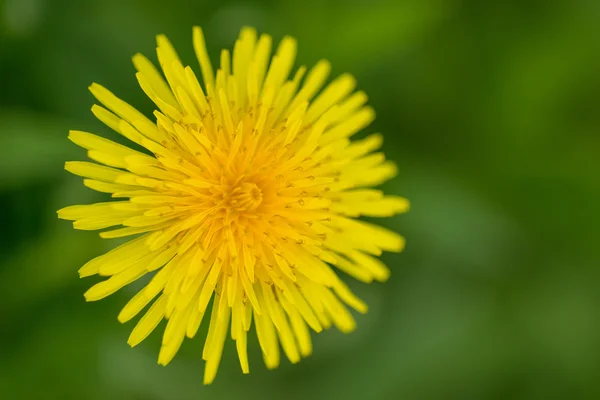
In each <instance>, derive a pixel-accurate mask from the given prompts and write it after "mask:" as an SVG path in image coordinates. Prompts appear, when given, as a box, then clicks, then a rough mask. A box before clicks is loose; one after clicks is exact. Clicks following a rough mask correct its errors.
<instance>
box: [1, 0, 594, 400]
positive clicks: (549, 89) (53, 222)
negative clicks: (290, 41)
mask: <svg viewBox="0 0 600 400" xmlns="http://www.w3.org/2000/svg"><path fill="white" fill-rule="evenodd" d="M194 24H199V25H202V26H203V28H204V29H205V32H206V36H207V41H208V46H209V50H210V53H211V55H212V57H213V64H214V63H215V61H216V60H217V59H218V57H217V56H218V52H219V50H220V49H221V48H223V47H227V48H230V47H232V45H233V41H234V39H235V37H236V36H237V34H238V32H239V28H240V27H241V26H242V25H252V26H256V27H257V28H258V29H259V31H263V32H268V33H271V34H272V35H273V36H274V38H275V39H276V40H278V39H280V38H281V37H283V35H285V34H290V35H293V36H295V37H296V38H297V39H298V42H299V56H298V63H297V65H302V64H306V65H309V66H310V65H312V64H314V63H315V62H316V61H317V60H318V59H320V58H321V57H325V58H328V59H329V60H330V61H331V62H332V63H333V72H334V74H340V73H342V72H346V71H347V72H351V73H352V74H354V75H355V76H356V77H357V79H358V82H359V87H360V88H361V89H363V90H365V91H366V92H367V93H368V94H369V96H370V104H371V105H373V106H374V107H375V109H376V110H377V113H378V117H377V120H376V121H375V123H374V124H373V125H372V126H371V127H370V128H369V129H368V131H370V132H376V131H380V132H382V133H384V135H385V141H386V142H385V151H386V153H387V156H388V158H390V159H393V160H395V161H396V162H397V163H398V165H399V170H400V175H399V176H398V177H397V178H396V179H394V180H393V181H391V182H389V183H388V184H386V187H385V188H386V190H387V191H388V192H390V193H394V194H398V195H404V196H406V197H408V198H409V199H410V200H411V201H412V210H411V212H410V213H409V214H406V215H404V216H399V217H395V218H392V219H389V220H386V221H385V222H384V223H385V224H387V226H390V227H392V228H394V229H395V230H397V231H399V232H401V233H402V234H404V235H405V236H406V237H407V240H408V246H407V249H406V251H405V252H404V253H402V254H400V255H385V260H386V262H387V263H388V264H389V265H390V266H391V268H392V271H393V273H392V277H391V279H390V281H389V282H388V283H386V284H372V285H364V284H360V283H355V282H352V285H351V286H352V288H353V289H355V290H356V292H357V293H358V294H359V295H360V296H362V297H363V298H364V299H365V300H366V301H367V302H368V303H369V305H370V313H369V314H368V315H366V316H358V329H357V331H356V332H355V333H354V334H352V335H348V336H346V335H342V334H340V333H338V332H336V331H334V330H330V331H328V332H326V333H323V334H320V335H316V336H314V348H315V351H314V355H313V356H312V357H310V358H309V359H307V360H304V361H303V362H301V363H300V364H298V365H294V366H292V365H290V364H289V363H288V362H287V361H284V362H283V363H282V365H281V367H280V368H279V369H278V370H276V371H274V372H268V371H266V368H265V367H264V366H263V363H262V360H261V357H260V354H259V350H258V347H257V345H256V341H255V339H254V338H252V340H251V341H252V344H251V345H250V363H251V371H252V373H251V374H250V375H249V376H243V375H242V374H241V371H240V369H239V365H238V361H237V357H236V354H235V349H234V345H233V342H231V341H229V342H228V344H227V345H226V350H225V355H224V361H223V363H222V365H221V369H220V372H219V375H218V376H217V379H216V381H215V383H214V384H213V385H212V386H210V387H204V386H203V385H202V371H203V362H202V360H201V348H202V345H203V340H202V338H201V337H198V338H197V340H192V341H189V340H188V341H187V342H186V343H185V344H184V346H183V348H182V350H181V352H180V354H179V355H178V356H177V357H176V359H175V360H174V362H173V363H172V364H171V365H169V366H168V367H166V368H163V367H160V366H158V365H157V364H156V357H157V354H158V348H159V340H160V338H159V334H154V335H153V336H151V338H150V339H149V340H148V341H146V342H144V343H143V344H142V345H140V346H139V347H137V348H135V349H130V348H129V347H128V345H127V344H126V340H127V337H128V333H129V330H130V329H131V328H132V327H133V324H132V323H130V324H127V325H121V324H119V323H118V321H117V320H116V316H117V314H118V312H119V310H120V308H121V307H122V306H123V305H124V304H125V302H126V301H127V299H128V298H129V297H130V296H131V295H132V293H133V292H134V291H135V288H126V289H124V290H122V291H121V292H119V293H117V294H116V295H113V296H111V297H110V298H109V299H106V300H103V301H101V302H98V303H90V304H86V303H85V301H84V299H83V295H82V294H83V292H84V291H85V290H86V288H87V287H89V286H90V285H92V284H93V283H94V282H95V281H96V280H95V279H94V278H88V279H86V280H79V278H78V276H77V269H78V268H79V267H80V266H81V265H82V264H83V263H84V262H85V261H87V260H88V259H89V258H91V257H93V256H95V255H98V254H101V253H102V252H104V251H106V250H107V249H108V248H110V247H112V246H113V245H114V244H113V243H111V242H110V241H104V240H101V239H100V238H99V237H98V236H97V234H96V233H94V232H78V231H73V230H72V229H71V227H70V224H69V223H67V222H64V221H58V220H57V219H56V214H55V210H57V209H58V208H61V207H63V206H66V205H69V204H73V203H88V202H94V201H99V200H102V199H105V197H103V196H102V195H101V194H98V193H94V192H92V191H90V190H88V189H86V188H84V187H83V186H82V184H81V180H80V179H78V178H76V177H73V176H70V175H69V174H67V173H66V172H65V171H64V170H63V163H64V161H66V160H71V159H73V160H83V159H84V156H85V153H84V151H83V150H81V149H78V148H77V147H76V146H74V145H73V144H71V143H70V142H69V141H68V140H67V138H66V136H67V132H68V130H69V129H81V130H87V131H93V132H97V133H100V134H104V135H110V133H109V131H108V128H105V127H103V126H102V125H101V124H100V123H99V122H97V121H95V120H94V117H93V115H92V114H91V112H90V110H89V109H90V107H91V105H92V104H93V102H94V100H93V98H92V96H91V95H90V94H89V92H88V91H87V89H86V88H87V86H88V85H89V84H90V83H91V82H93V81H96V82H99V83H101V84H103V85H106V86H107V87H108V88H110V89H111V90H113V91H114V92H115V93H116V94H117V95H119V96H121V97H123V98H124V99H127V100H128V101H130V102H131V103H132V104H134V105H136V106H138V107H139V108H140V109H141V110H142V111H144V112H146V113H150V112H151V110H152V108H151V103H150V101H149V100H148V99H146V98H145V97H144V95H143V93H142V91H141V90H140V89H139V88H138V87H137V83H136V79H135V77H134V69H133V66H132V65H131V63H130V57H131V56H132V55H133V54H134V53H136V52H138V51H140V52H143V53H144V54H146V55H149V56H152V58H154V35H155V34H158V33H165V34H167V35H168V36H169V38H170V39H171V40H172V42H173V43H174V44H175V46H176V48H177V49H178V50H179V52H180V54H181V55H182V58H183V59H184V61H186V62H187V63H189V64H190V65H192V66H193V67H194V68H197V63H196V61H195V60H194V58H193V51H192V46H191V44H192V42H191V27H192V25H194ZM0 151H1V155H0V206H1V211H0V223H1V235H2V240H0V321H1V322H0V391H1V393H2V395H1V397H2V398H7V399H151V400H154V399H157V400H162V399H165V400H166V399H176V400H179V399H184V400H185V399H247V398H251V399H255V398H256V399H262V398H266V399H269V398H271V399H290V400H292V399H313V400H317V399H338V398H340V399H549V398H559V399H583V398H587V399H597V398H600V379H598V378H599V374H600V316H599V313H600V291H599V290H598V289H599V280H600V269H599V266H600V254H599V253H600V251H599V248H600V246H599V243H600V4H599V3H598V1H594V0H571V1H566V0H565V1H541V0H540V1H518V0H511V1H489V2H486V1H475V0H472V1H468V0H464V1H459V0H448V1H444V0H411V1H381V0H375V1H366V0H344V1H341V0H337V1H328V2H325V1H321V0H303V1H276V0H262V1H258V0H257V1H237V2H226V1H216V0H215V1H211V2H209V1H206V0H196V1H189V2H182V1H166V0H161V1H158V0H133V1H121V0H102V1H83V0H82V1H72V0H1V1H0ZM200 336H202V332H201V333H200Z"/></svg>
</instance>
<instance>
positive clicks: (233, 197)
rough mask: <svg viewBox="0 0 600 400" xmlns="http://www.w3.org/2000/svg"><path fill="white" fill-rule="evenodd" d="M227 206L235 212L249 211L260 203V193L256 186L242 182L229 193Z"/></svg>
mask: <svg viewBox="0 0 600 400" xmlns="http://www.w3.org/2000/svg"><path fill="white" fill-rule="evenodd" d="M228 198H229V206H230V207H231V208H232V209H233V210H236V211H251V210H254V209H256V208H257V207H258V206H259V205H260V203H261V202H262V199H263V195H262V191H261V190H260V188H259V187H258V186H256V184H254V183H251V182H244V183H242V184H241V185H239V186H237V187H235V188H234V189H233V190H232V191H231V192H230V193H229V196H228Z"/></svg>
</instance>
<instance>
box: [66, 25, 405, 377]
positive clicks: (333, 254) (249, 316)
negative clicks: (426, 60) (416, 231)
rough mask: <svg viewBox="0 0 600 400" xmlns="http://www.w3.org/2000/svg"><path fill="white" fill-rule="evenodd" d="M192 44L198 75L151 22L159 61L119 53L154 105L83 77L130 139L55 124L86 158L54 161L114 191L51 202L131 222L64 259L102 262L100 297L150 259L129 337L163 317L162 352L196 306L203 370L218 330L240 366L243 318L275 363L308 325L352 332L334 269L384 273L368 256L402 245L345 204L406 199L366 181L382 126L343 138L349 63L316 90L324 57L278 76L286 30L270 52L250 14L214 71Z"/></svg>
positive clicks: (361, 274) (93, 221) (284, 66)
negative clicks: (94, 249)
mask: <svg viewBox="0 0 600 400" xmlns="http://www.w3.org/2000/svg"><path fill="white" fill-rule="evenodd" d="M193 43H194V50H195V52H196V55H197V57H198V60H199V63H200V69H201V71H202V80H203V81H204V86H201V85H200V83H199V81H198V79H197V78H196V74H195V73H194V72H193V70H192V69H191V68H190V67H184V65H183V64H182V62H181V60H180V59H179V57H178V55H177V53H176V52H175V50H174V48H173V47H172V45H171V43H170V42H169V41H168V40H167V38H166V37H165V36H163V35H159V36H158V37H157V46H158V47H157V54H158V60H159V63H160V66H161V69H162V74H161V72H160V71H159V70H158V69H157V68H156V67H155V66H154V65H153V64H152V62H151V61H149V60H148V59H147V58H146V57H144V56H143V55H141V54H136V55H135V56H134V57H133V64H134V65H135V68H136V69H137V71H138V72H137V74H136V77H137V79H138V81H139V84H140V86H141V88H142V90H143V91H144V92H145V93H146V95H147V96H148V97H149V98H150V99H151V100H152V101H153V102H154V103H155V104H156V107H157V110H156V111H155V112H154V120H151V119H149V118H147V117H146V116H145V115H143V114H142V113H140V112H139V111H137V110H136V109H135V108H133V107H132V106H130V105H129V104H127V103H126V102H124V101H123V100H121V99H120V98H118V97H117V96H116V95H114V94H113V93H111V92H110V91H109V90H107V89H105V88H104V87H102V86H100V85H99V84H96V83H94V84H92V85H91V86H90V91H91V92H92V94H93V95H94V96H95V97H96V99H97V100H98V101H99V102H100V103H101V104H102V105H94V106H93V107H92V112H93V113H94V115H95V116H96V117H97V118H98V119H100V120H101V121H102V122H103V123H105V124H106V125H108V126H109V127H110V128H112V129H113V130H115V131H116V132H118V133H120V134H121V135H123V136H125V137H126V138H127V139H129V140H131V141H132V142H134V143H136V144H137V145H139V146H138V148H139V150H133V149H131V148H129V147H125V146H122V145H120V144H117V143H114V142H112V141H110V140H107V139H104V138H102V137H100V136H96V135H93V134H91V133H87V132H81V131H71V132H70V133H69V139H71V140H72V141H73V142H74V143H76V144H77V145H79V146H81V147H83V148H85V149H87V150H88V153H87V154H88V156H89V158H91V159H92V160H94V161H95V163H94V162H80V161H71V162H67V163H66V165H65V169H66V170H67V171H69V172H71V173H73V174H75V175H79V176H82V177H83V178H85V179H84V184H85V185H86V186H87V187H89V188H91V189H94V190H97V191H99V192H104V193H110V194H112V197H113V198H115V199H119V200H116V201H110V202H104V203H97V204H90V205H76V206H70V207H66V208H63V209H62V210H60V211H58V216H59V217H60V218H62V219H67V220H72V221H74V223H73V225H74V227H75V228H76V229H83V230H100V229H106V228H111V227H116V228H112V229H110V230H107V231H104V232H102V233H100V236H101V237H103V238H118V237H128V236H130V237H131V236H134V238H133V239H131V240H130V241H128V242H126V243H124V244H122V245H120V246H118V247H116V248H115V249H113V250H111V251H109V252H108V253H106V254H104V255H101V256H99V257H96V258H94V259H93V260H91V261H89V262H88V263H87V264H85V265H84V266H83V267H82V268H81V269H80V270H79V273H80V275H81V277H87V276H91V275H95V274H97V275H100V276H104V277H108V279H106V280H104V281H102V282H100V283H98V284H96V285H94V286H92V287H91V288H90V289H89V290H88V291H87V292H86V293H85V298H86V299H87V300H88V301H95V300H100V299H102V298H104V297H106V296H108V295H110V294H112V293H114V292H116V291H117V290H119V289H121V288H122V287H124V286H126V285H128V284H130V283H132V282H133V281H135V280H137V279H138V278H140V277H142V276H144V275H146V274H153V276H152V278H151V279H150V281H149V283H148V284H147V285H146V286H145V287H144V288H143V289H141V290H140V291H139V292H138V293H137V294H136V295H135V296H134V297H133V298H132V299H131V300H130V301H129V302H128V303H127V305H126V306H125V307H124V308H123V310H122V311H121V313H120V314H119V321H121V322H126V321H129V320H130V319H132V318H134V317H135V316H136V315H137V314H139V313H140V312H141V311H142V310H144V309H145V308H146V307H147V306H149V308H148V309H147V310H146V312H145V313H144V314H143V316H142V317H141V318H140V320H139V321H138V323H137V325H136V326H135V328H134V329H133V331H132V332H131V336H130V337H129V341H128V343H129V344H130V345H131V346H135V345H137V344H138V343H140V342H141V341H142V340H144V339H145V338H146V337H147V336H148V335H149V334H150V333H151V332H152V331H153V330H154V329H155V328H156V327H157V325H158V324H159V323H160V322H161V321H162V320H163V319H165V320H167V324H166V328H165V330H164V334H163V339H162V347H161V349H160V354H159V356H158V362H159V363H160V364H163V365H166V364H167V363H169V362H170V361H171V359H172V358H173V357H174V356H175V353H177V351H178V349H179V347H180V346H181V344H182V341H183V339H184V337H186V336H187V337H188V338H192V337H194V336H195V335H196V332H197V331H198V327H199V326H200V324H201V322H202V320H203V319H210V324H209V330H208V336H207V338H206V341H205V344H204V350H203V352H202V358H203V359H204V360H206V366H205V372H204V382H205V383H211V382H212V381H213V379H214V378H215V375H216V373H217V369H218V367H219V363H220V360H221V354H222V352H223V346H224V343H225V339H226V337H227V336H228V332H230V335H231V337H232V339H233V340H235V343H236V347H237V353H238V356H239V361H240V365H241V369H242V371H243V372H244V373H248V372H249V365H248V355H247V350H246V349H247V333H248V331H249V330H250V329H251V325H252V323H253V322H254V326H255V329H256V333H257V336H258V341H259V344H260V347H261V349H262V355H263V358H264V362H265V364H266V366H267V367H268V368H275V367H277V366H278V365H279V361H280V346H281V348H282V349H283V352H284V353H285V355H286V356H287V358H288V359H289V360H290V361H291V362H292V363H296V362H298V361H299V360H300V359H301V357H306V356H308V355H309V354H311V351H312V345H311V338H310V333H309V327H310V329H312V330H314V331H315V332H320V331H321V330H323V329H326V328H329V327H330V326H331V325H332V324H333V325H335V326H336V327H337V328H338V329H340V330H341V331H343V332H349V331H352V330H353V329H354V327H355V321H354V319H353V317H352V314H351V313H350V312H349V311H348V309H347V308H346V305H347V306H350V307H351V308H353V309H355V310H357V311H358V312H361V313H364V312H366V311H367V306H366V305H365V303H363V302H362V301H361V300H360V299H359V298H357V297H356V296H355V295H354V294H353V293H352V292H351V291H350V290H349V289H348V287H347V286H346V285H345V284H344V282H343V281H342V280H341V279H340V278H339V277H338V275H337V274H336V272H335V270H336V269H338V270H340V271H342V272H345V273H346V274H348V275H350V276H352V277H354V278H356V279H359V280H361V281H364V282H371V281H373V280H378V281H384V280H386V279H387V278H388V276H389V270H388V268H387V267H386V266H385V265H384V264H383V263H382V262H381V261H379V259H378V258H377V256H379V255H380V254H381V253H382V251H395V252H397V251H400V250H402V248H403V246H404V240H403V238H402V237H401V236H399V235H397V234H396V233H394V232H391V231H389V230H386V229H384V228H382V227H379V226H377V225H373V224H371V223H368V222H365V221H362V220H358V219H355V218H356V217H360V216H370V217H385V216H391V215H394V214H396V213H400V212H404V211H406V210H407V209H408V201H407V200H406V199H404V198H401V197H394V196H385V195H384V194H383V193H382V192H381V191H380V190H376V189H372V188H370V187H372V186H374V185H378V184H380V183H382V182H384V181H386V180H388V179H390V178H391V177H393V176H394V175H395V174H396V167H395V165H394V164H393V163H392V162H390V161H386V159H385V157H384V155H383V154H382V153H380V152H374V151H376V150H377V149H378V148H379V147H380V146H381V143H382V137H381V135H379V134H374V135H371V136H368V137H366V138H365V139H362V140H356V141H351V140H350V138H351V136H352V135H354V134H355V133H357V132H358V131H360V130H361V129H363V128H364V127H366V126H367V125H368V124H369V123H370V122H371V121H372V120H373V118H374V112H373V110H372V109H371V108H370V107H369V106H366V105H365V103H366V101H367V96H366V95H365V93H363V92H360V91H359V92H355V91H354V89H355V85H356V82H355V80H354V78H353V77H352V76H350V75H347V74H344V75H341V76H340V77H338V78H336V79H335V80H333V82H331V83H330V84H329V85H327V86H326V87H325V88H324V89H323V90H321V89H322V87H323V86H324V85H325V81H326V79H327V76H328V74H329V71H330V65H329V63H328V62H327V61H320V62H318V63H317V64H316V65H315V66H314V67H313V68H312V69H311V70H310V71H308V73H306V77H305V78H304V75H305V72H306V69H305V68H304V67H301V68H299V69H298V70H297V71H296V72H295V73H294V74H293V76H290V72H291V71H292V67H293V65H294V61H295V55H296V41H295V40H294V39H292V38H290V37H285V38H284V39H283V40H282V41H281V43H280V44H279V46H278V47H277V50H276V52H275V55H274V56H273V57H272V58H271V57H270V54H271V46H272V39H271V37H270V36H268V35H264V34H263V35H261V36H260V37H257V34H256V31H255V30H254V29H251V28H244V29H243V30H242V32H241V34H240V37H239V39H238V40H237V41H236V43H235V46H234V49H233V53H230V52H229V51H228V50H223V51H222V53H221V62H220V68H219V69H218V70H217V72H216V75H215V73H214V71H213V67H212V66H211V63H210V60H209V57H208V54H207V51H206V47H205V43H204V36H203V33H202V30H201V29H200V28H198V27H196V28H194V31H193ZM269 61H270V62H269ZM303 78H304V79H303ZM211 299H212V309H211V310H210V312H209V310H207V308H208V307H209V303H210V301H211ZM207 312H208V313H209V314H210V315H208V316H207V317H206V318H205V314H206V313H207Z"/></svg>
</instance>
